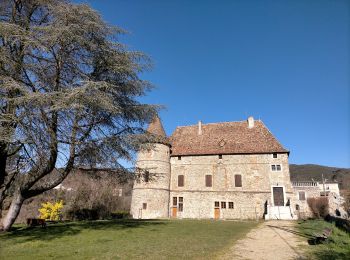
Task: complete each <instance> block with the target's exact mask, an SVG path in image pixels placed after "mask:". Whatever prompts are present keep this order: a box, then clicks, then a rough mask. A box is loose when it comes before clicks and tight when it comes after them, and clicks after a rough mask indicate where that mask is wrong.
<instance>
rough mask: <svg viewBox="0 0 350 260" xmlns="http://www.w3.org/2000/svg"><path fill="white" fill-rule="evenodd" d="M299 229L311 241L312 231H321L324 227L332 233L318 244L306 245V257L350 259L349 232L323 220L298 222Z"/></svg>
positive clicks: (323, 259) (325, 259) (322, 259)
mask: <svg viewBox="0 0 350 260" xmlns="http://www.w3.org/2000/svg"><path fill="white" fill-rule="evenodd" d="M297 227H298V229H299V231H300V232H301V233H303V234H304V235H305V236H306V237H308V238H309V241H310V242H311V241H312V239H313V237H314V236H313V234H314V233H322V231H323V230H324V229H325V228H331V229H332V230H333V231H332V235H331V236H330V237H329V239H328V240H327V241H326V242H324V243H322V244H318V245H310V246H309V247H308V259H321V260H332V259H339V260H340V259H350V234H349V233H347V232H345V231H342V230H340V229H338V228H337V227H336V226H335V225H334V224H331V223H328V222H326V221H324V220H307V221H305V222H299V224H298V225H297Z"/></svg>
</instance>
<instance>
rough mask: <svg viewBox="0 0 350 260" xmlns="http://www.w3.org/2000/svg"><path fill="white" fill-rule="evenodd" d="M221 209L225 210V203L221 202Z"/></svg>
mask: <svg viewBox="0 0 350 260" xmlns="http://www.w3.org/2000/svg"><path fill="white" fill-rule="evenodd" d="M221 208H222V209H226V202H225V201H221Z"/></svg>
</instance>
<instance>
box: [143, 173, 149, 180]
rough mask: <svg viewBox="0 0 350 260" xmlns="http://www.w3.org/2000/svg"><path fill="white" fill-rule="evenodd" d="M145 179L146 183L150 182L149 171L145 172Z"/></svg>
mask: <svg viewBox="0 0 350 260" xmlns="http://www.w3.org/2000/svg"><path fill="white" fill-rule="evenodd" d="M143 177H144V181H145V182H149V171H145V174H144V176H143Z"/></svg>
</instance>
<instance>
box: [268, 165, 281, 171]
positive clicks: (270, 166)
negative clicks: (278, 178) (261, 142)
mask: <svg viewBox="0 0 350 260" xmlns="http://www.w3.org/2000/svg"><path fill="white" fill-rule="evenodd" d="M277 165H279V166H280V167H281V170H277ZM272 166H275V170H272ZM270 171H271V172H281V171H283V167H282V164H270Z"/></svg>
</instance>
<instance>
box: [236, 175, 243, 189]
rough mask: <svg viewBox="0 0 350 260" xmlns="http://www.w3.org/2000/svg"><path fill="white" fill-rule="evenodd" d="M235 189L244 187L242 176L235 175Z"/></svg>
mask: <svg viewBox="0 0 350 260" xmlns="http://www.w3.org/2000/svg"><path fill="white" fill-rule="evenodd" d="M235 187H242V175H240V174H236V175H235Z"/></svg>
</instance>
